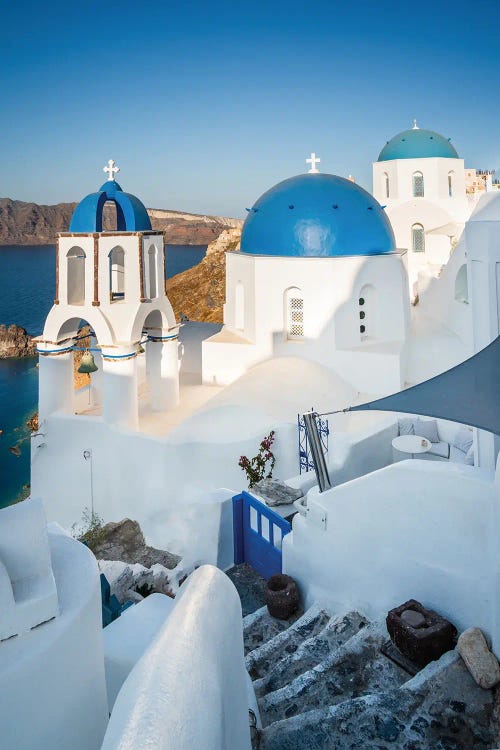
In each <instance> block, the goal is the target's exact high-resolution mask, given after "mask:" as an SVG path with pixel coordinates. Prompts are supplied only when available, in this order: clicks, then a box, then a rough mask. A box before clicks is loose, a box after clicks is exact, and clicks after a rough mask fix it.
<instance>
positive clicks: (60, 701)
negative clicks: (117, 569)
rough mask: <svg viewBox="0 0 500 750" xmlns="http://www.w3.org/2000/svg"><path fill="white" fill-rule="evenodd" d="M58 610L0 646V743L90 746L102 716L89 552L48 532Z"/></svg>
mask: <svg viewBox="0 0 500 750" xmlns="http://www.w3.org/2000/svg"><path fill="white" fill-rule="evenodd" d="M49 541H50V551H51V562H52V569H53V573H54V577H55V582H56V587H57V594H58V598H59V606H60V614H59V615H58V616H57V617H56V618H55V619H53V620H50V621H49V622H46V623H44V624H42V625H39V626H38V627H37V628H35V629H34V630H31V631H30V632H29V633H26V634H24V635H20V636H17V638H12V639H10V640H8V641H3V642H2V643H0V746H1V747H2V748H5V750H45V749H46V748H47V749H48V748H54V749H55V748H71V750H98V749H99V748H100V746H101V742H102V739H103V737H104V733H105V731H106V725H107V721H108V706H107V699H106V686H105V679H104V653H103V643H102V621H101V587H100V582H99V574H98V570H97V563H96V561H95V558H94V556H93V555H92V553H91V552H90V550H89V549H88V548H87V547H85V546H84V545H83V544H80V543H79V542H77V541H75V540H74V539H72V538H71V537H68V536H66V535H64V534H61V533H57V532H56V531H53V530H51V531H50V533H49Z"/></svg>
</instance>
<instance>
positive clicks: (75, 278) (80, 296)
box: [66, 247, 85, 305]
mask: <svg viewBox="0 0 500 750" xmlns="http://www.w3.org/2000/svg"><path fill="white" fill-rule="evenodd" d="M66 259H67V276H66V279H67V285H68V305H84V304H85V253H84V251H83V250H82V248H81V247H72V248H71V249H70V250H68V253H67V255H66Z"/></svg>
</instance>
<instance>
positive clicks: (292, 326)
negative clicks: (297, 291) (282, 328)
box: [288, 297, 304, 338]
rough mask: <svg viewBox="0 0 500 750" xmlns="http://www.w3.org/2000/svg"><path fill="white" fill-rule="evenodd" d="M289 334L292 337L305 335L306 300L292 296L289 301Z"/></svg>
mask: <svg viewBox="0 0 500 750" xmlns="http://www.w3.org/2000/svg"><path fill="white" fill-rule="evenodd" d="M288 335H289V337H290V338H302V337H303V336H304V300H303V299H302V297H290V299H289V301H288Z"/></svg>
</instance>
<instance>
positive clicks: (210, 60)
mask: <svg viewBox="0 0 500 750" xmlns="http://www.w3.org/2000/svg"><path fill="white" fill-rule="evenodd" d="M5 6H6V4H5V3H4V4H3V6H2V9H1V11H0V82H1V88H0V92H1V107H0V196H9V197H11V198H17V199H19V200H29V201H36V202H39V203H55V202H58V201H70V200H78V199H80V198H81V197H83V195H85V194H87V193H88V192H91V191H94V190H96V189H97V188H98V187H99V185H100V184H101V182H102V181H103V180H104V179H105V175H104V174H103V172H102V167H103V166H104V164H105V162H106V161H107V160H108V159H109V158H114V159H115V160H116V161H117V163H118V165H119V166H120V167H121V172H120V174H119V176H118V179H119V181H120V183H121V184H122V187H123V188H124V189H125V190H127V191H129V192H133V193H135V194H136V195H138V196H139V197H140V198H141V199H142V200H143V201H144V202H145V203H146V204H147V205H148V206H154V207H161V208H175V209H180V210H186V211H195V212H201V213H219V214H226V215H233V216H243V215H244V213H245V212H244V209H245V206H249V205H252V203H253V202H254V201H255V200H256V199H257V197H258V196H259V195H260V194H261V193H262V192H264V191H265V190H266V189H268V188H269V187H271V186H272V185H273V184H275V183H276V182H278V181H279V180H281V179H283V178H285V177H289V176H291V175H293V174H297V173H299V172H302V171H305V169H306V167H305V162H304V160H305V158H306V156H308V155H309V153H310V151H312V150H314V151H316V153H317V154H318V155H319V156H320V157H321V160H322V161H321V165H320V166H321V169H322V171H327V172H332V173H334V174H340V175H344V176H347V175H348V174H350V173H351V174H353V175H354V176H355V177H356V180H357V181H358V182H359V183H360V184H361V185H363V186H364V187H366V188H368V189H370V187H371V162H372V161H373V160H374V159H376V158H377V155H378V153H379V151H380V149H381V148H382V146H383V145H384V143H385V142H386V140H388V139H389V138H390V137H392V136H393V135H394V134H395V133H397V132H398V131H400V130H403V129H405V128H406V127H410V126H411V123H412V118H413V117H417V118H418V122H419V124H420V125H421V126H422V127H427V128H430V129H433V130H437V131H438V132H441V133H442V134H443V135H445V136H447V137H451V138H452V140H453V143H454V145H455V147H456V148H457V150H458V152H459V154H460V155H461V156H462V157H464V158H465V161H466V165H467V166H475V167H480V168H485V167H490V168H498V169H500V125H499V123H500V96H499V91H500V42H499V39H500V2H499V0H487V1H485V0H475V2H472V1H471V0H468V2H464V1H463V0H457V1H456V2H450V1H446V2H444V1H443V0H433V2H429V1H428V0H421V1H420V2H412V3H404V2H401V0H399V2H393V1H392V0H378V2H373V0H371V1H370V2H368V1H367V0H359V1H358V2H354V1H352V0H351V2H346V1H345V0H342V1H341V2H339V0H329V2H322V1H319V0H318V1H315V0H309V2H295V0H288V2H283V1H282V0H268V1H267V2H263V1H262V0H254V1H253V2H252V0H249V1H248V2H240V1H239V0H233V1H232V2H213V3H206V2H204V3H202V2H197V1H195V2H182V0H179V2H175V3H172V2H169V1H168V0H167V1H165V2H161V1H159V0H156V1H155V2H151V1H150V0H143V1H142V2H138V0H135V1H134V2H131V1H130V0H121V1H120V2H116V1H115V0H108V1H107V2H104V1H103V2H101V3H96V2H93V0H85V1H82V2H80V3H75V2H73V3H68V2H67V0H65V2H50V0H48V2H47V3H45V4H41V3H39V2H37V3H35V2H31V0H28V2H25V3H10V4H9V6H8V7H5Z"/></svg>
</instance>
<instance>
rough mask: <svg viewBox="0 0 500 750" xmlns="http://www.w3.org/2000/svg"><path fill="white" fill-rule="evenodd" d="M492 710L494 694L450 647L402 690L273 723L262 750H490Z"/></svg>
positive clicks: (264, 735) (262, 739) (263, 734)
mask: <svg viewBox="0 0 500 750" xmlns="http://www.w3.org/2000/svg"><path fill="white" fill-rule="evenodd" d="M492 713H493V697H492V692H491V691H490V690H481V688H479V687H478V686H477V685H476V684H475V683H474V681H473V680H472V678H471V676H470V675H469V673H468V672H467V669H466V667H465V666H464V664H463V662H462V660H461V659H460V657H459V656H458V654H457V653H456V652H454V651H451V652H448V653H447V654H445V655H444V656H443V657H441V659H439V660H438V661H434V662H431V664H429V665H428V666H427V667H426V668H425V669H424V670H422V671H421V672H419V674H418V675H417V676H416V677H414V678H413V679H411V680H409V681H408V682H407V683H406V684H404V685H403V686H402V687H400V688H396V689H391V690H386V691H383V692H380V693H377V694H369V695H364V696H361V697H358V698H351V699H349V700H346V701H345V702H343V703H340V704H337V705H334V706H325V707H323V708H320V709H316V710H310V711H306V712H305V713H301V714H298V715H296V716H294V717H293V718H290V719H285V720H282V721H277V722H275V723H273V724H271V725H270V726H268V727H266V728H265V729H264V730H262V732H261V736H260V744H259V750H365V749H366V750H367V749H368V748H369V749H370V750H375V748H376V749H377V750H389V748H392V749H393V750H487V749H488V748H491V747H497V746H498V742H497V740H498V738H495V736H494V734H493V731H492V728H491V725H490V724H491V717H492Z"/></svg>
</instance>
